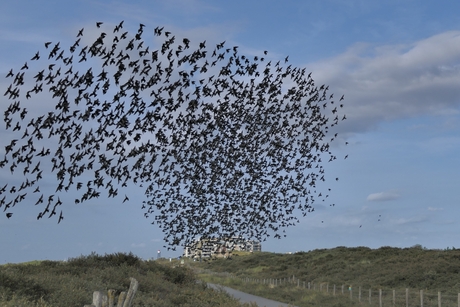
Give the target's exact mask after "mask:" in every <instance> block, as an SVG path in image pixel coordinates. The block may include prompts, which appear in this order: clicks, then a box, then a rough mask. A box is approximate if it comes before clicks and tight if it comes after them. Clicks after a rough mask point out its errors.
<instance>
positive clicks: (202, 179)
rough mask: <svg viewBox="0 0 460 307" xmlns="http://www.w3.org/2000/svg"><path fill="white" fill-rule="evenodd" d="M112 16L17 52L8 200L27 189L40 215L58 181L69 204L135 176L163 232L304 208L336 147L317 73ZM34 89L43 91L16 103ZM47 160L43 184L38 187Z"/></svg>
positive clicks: (112, 191)
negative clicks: (66, 41) (16, 180)
mask: <svg viewBox="0 0 460 307" xmlns="http://www.w3.org/2000/svg"><path fill="white" fill-rule="evenodd" d="M123 26H124V23H123V21H121V22H120V23H118V24H116V25H114V26H113V31H112V30H110V25H109V24H108V23H106V24H104V23H103V22H96V25H95V28H92V29H89V30H87V31H88V32H90V33H91V36H93V35H94V33H96V34H95V38H94V39H91V38H90V37H88V38H86V37H84V36H85V34H84V28H81V29H80V30H79V31H78V32H77V35H76V38H75V41H74V42H73V43H72V44H71V45H70V46H69V47H64V46H61V44H60V42H57V43H54V46H53V43H52V42H46V43H45V49H44V50H39V51H37V52H36V53H35V55H33V54H32V55H31V57H28V59H29V58H30V59H31V60H33V61H34V65H33V66H32V65H31V66H30V68H29V65H27V62H25V64H23V65H22V66H19V67H20V69H11V70H10V71H9V73H8V74H7V78H8V80H9V81H11V83H10V84H9V85H8V87H7V89H6V91H5V92H4V96H5V97H6V99H8V100H9V101H10V104H9V106H6V107H5V110H4V122H5V127H6V130H9V131H8V133H10V134H8V135H11V136H12V137H11V139H10V140H9V141H4V144H5V151H4V158H3V160H1V161H0V168H1V169H3V170H5V171H7V172H11V173H13V174H14V173H15V172H18V171H19V172H20V175H21V178H24V179H23V182H22V183H20V184H17V185H12V184H10V183H8V184H7V185H11V186H10V187H8V188H7V185H4V188H2V189H0V197H4V200H2V203H1V205H3V206H5V207H6V208H9V209H10V210H11V207H12V206H14V205H17V204H18V203H21V202H23V201H25V200H27V199H29V198H30V197H31V196H32V197H34V198H35V199H33V202H35V204H36V206H37V207H38V208H43V207H44V208H43V210H41V211H40V212H39V213H38V215H37V219H41V218H43V217H44V216H45V214H47V215H48V217H49V218H51V217H53V216H54V215H56V216H58V215H57V210H58V207H59V206H65V205H67V203H68V200H67V199H68V198H69V197H63V195H65V194H66V193H69V192H73V193H75V195H77V196H76V197H75V199H74V200H73V201H74V203H76V204H80V203H83V202H85V201H89V200H95V199H96V198H99V197H101V196H105V197H114V198H118V197H120V196H119V194H120V195H123V194H124V193H123V194H122V193H121V192H119V191H121V190H122V189H125V191H127V189H128V188H130V187H132V186H137V187H138V188H141V189H143V190H144V191H145V192H144V198H145V200H144V201H143V203H142V210H144V216H145V217H146V218H149V219H153V221H152V223H154V224H157V225H159V226H160V227H161V228H162V229H163V231H164V232H165V242H167V244H168V245H170V246H175V245H177V244H187V243H189V242H191V240H193V239H194V238H195V237H196V236H224V237H230V236H234V235H238V236H249V237H253V238H256V239H259V240H262V239H264V238H267V237H268V236H270V233H273V234H274V236H275V237H281V235H283V236H284V234H283V231H284V229H285V228H286V227H290V226H293V225H296V224H297V223H299V218H298V217H297V216H298V215H297V214H296V213H297V212H300V213H302V214H303V215H306V214H307V213H311V212H314V206H313V205H314V203H315V202H316V201H318V200H320V199H321V200H324V199H326V198H327V197H328V196H329V195H325V193H321V192H320V190H319V189H317V187H316V185H317V183H318V182H323V181H325V180H326V178H327V177H326V176H325V168H324V163H325V162H326V161H331V162H332V161H334V160H336V156H335V155H334V154H333V152H332V146H331V144H332V142H334V141H336V140H337V135H336V134H334V133H332V132H329V129H330V128H331V127H332V126H335V125H338V124H339V118H340V117H339V114H340V116H343V117H342V119H343V120H345V119H346V117H345V115H343V114H342V113H341V109H337V108H333V103H334V102H333V100H332V99H333V97H334V96H333V94H330V93H328V90H329V87H328V86H326V85H320V86H317V85H316V84H315V82H314V80H313V79H312V77H311V75H312V74H311V72H310V73H308V74H307V72H306V69H305V68H299V67H294V66H293V65H288V60H289V57H288V56H286V57H285V58H284V61H282V60H274V61H273V63H275V62H276V64H272V61H269V60H268V59H267V62H265V61H264V56H267V55H268V51H263V54H261V55H252V56H250V57H249V56H247V55H244V54H240V52H239V50H240V48H239V47H238V46H228V45H226V41H222V42H220V43H213V42H212V41H211V40H204V41H201V42H198V43H193V42H192V41H191V40H190V39H188V38H180V37H176V36H175V35H174V34H173V33H172V32H171V31H169V30H165V29H164V27H160V26H159V27H155V28H154V30H153V34H154V35H155V36H157V37H158V40H156V43H154V44H153V45H151V46H147V42H148V41H147V40H144V38H143V35H144V31H145V29H146V28H147V27H148V26H146V25H144V24H140V25H139V27H138V30H137V32H136V31H135V32H133V33H129V32H128V31H126V32H122V31H124V30H122V29H123ZM98 29H106V30H107V29H108V30H110V31H107V32H100V33H97V32H98V31H100V30H98ZM84 42H89V43H88V44H86V45H85V43H84ZM46 55H48V56H46ZM286 65H288V66H286ZM36 67H38V68H37V69H36ZM35 69H36V71H34V70H35ZM15 72H16V73H15ZM286 84H291V85H292V86H291V87H290V88H287V87H286ZM47 95H48V96H47ZM40 97H41V99H43V97H48V98H49V99H48V100H50V101H53V102H54V103H53V105H52V106H51V107H50V109H46V107H45V106H43V110H42V111H41V112H36V111H34V112H31V111H30V112H29V111H28V110H31V108H29V107H32V106H34V109H36V106H35V105H34V103H35V102H36V99H37V100H38V99H39V98H40ZM343 99H344V96H342V97H341V99H340V100H341V101H342V100H343ZM341 106H342V105H341ZM26 107H27V108H26ZM331 114H332V117H331ZM334 116H335V118H333V117H334ZM332 136H333V137H332ZM323 161H324V162H323ZM45 165H50V169H51V170H49V169H47V168H45V167H44V166H45ZM50 174H53V175H54V176H55V178H56V179H57V180H56V182H55V192H54V193H48V192H46V193H45V190H44V189H42V190H43V192H44V194H41V192H40V189H39V187H40V186H41V187H42V188H43V185H40V184H41V183H42V181H43V180H48V179H45V178H49V175H50ZM336 180H338V178H336ZM29 191H30V193H28V192H29ZM34 193H40V194H41V196H40V197H38V198H37V197H36V196H34V195H37V194H34ZM124 195H125V196H124V198H122V199H121V202H122V203H124V202H127V201H129V197H128V192H126V194H124ZM60 196H61V197H60ZM61 198H62V199H63V200H67V201H61ZM56 199H57V200H56ZM8 214H10V213H7V217H8V218H10V217H11V216H12V213H11V214H10V215H8ZM63 218H64V216H63V210H61V211H60V214H59V216H58V223H61V222H63Z"/></svg>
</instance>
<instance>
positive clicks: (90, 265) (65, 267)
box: [0, 253, 248, 307]
mask: <svg viewBox="0 0 460 307" xmlns="http://www.w3.org/2000/svg"><path fill="white" fill-rule="evenodd" d="M176 264H177V263H170V262H169V261H167V262H166V261H165V262H164V263H161V261H142V260H141V259H139V258H138V257H136V256H134V255H132V254H122V253H117V254H110V255H104V256H100V255H97V254H91V255H89V256H81V257H78V258H74V259H70V260H69V261H67V262H61V261H32V262H28V263H22V264H6V265H1V266H0V306H2V307H13V306H15V307H16V306H27V307H62V306H66V307H83V306H84V305H85V304H90V303H91V301H92V294H93V291H96V290H101V291H107V290H108V289H115V290H116V291H118V292H121V291H126V290H127V289H128V288H129V283H130V280H129V277H134V278H136V279H137V280H138V281H139V290H138V292H137V294H136V296H135V299H134V306H156V307H157V306H194V307H195V306H209V307H211V306H212V307H214V306H223V307H227V306H228V307H237V306H244V305H242V304H239V303H238V302H237V301H236V300H234V299H233V298H230V297H229V296H228V295H226V294H225V293H222V292H219V291H215V290H212V289H208V288H207V287H206V286H205V285H204V284H201V283H197V282H196V275H195V274H194V273H193V272H192V270H191V269H189V268H187V267H180V266H177V265H176ZM174 265H176V266H175V267H173V266H174ZM246 306H248V305H246Z"/></svg>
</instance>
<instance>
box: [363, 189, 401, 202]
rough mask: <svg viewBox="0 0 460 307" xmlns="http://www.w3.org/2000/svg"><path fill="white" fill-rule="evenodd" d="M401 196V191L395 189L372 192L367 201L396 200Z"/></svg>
mask: <svg viewBox="0 0 460 307" xmlns="http://www.w3.org/2000/svg"><path fill="white" fill-rule="evenodd" d="M399 197H400V195H399V193H397V192H395V191H386V192H379V193H372V194H369V196H367V198H366V200H367V201H389V200H395V199H398V198H399Z"/></svg>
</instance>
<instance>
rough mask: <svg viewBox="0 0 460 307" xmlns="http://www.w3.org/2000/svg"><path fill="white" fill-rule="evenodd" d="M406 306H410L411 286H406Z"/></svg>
mask: <svg viewBox="0 0 460 307" xmlns="http://www.w3.org/2000/svg"><path fill="white" fill-rule="evenodd" d="M406 307H409V288H406ZM459 307H460V306H459Z"/></svg>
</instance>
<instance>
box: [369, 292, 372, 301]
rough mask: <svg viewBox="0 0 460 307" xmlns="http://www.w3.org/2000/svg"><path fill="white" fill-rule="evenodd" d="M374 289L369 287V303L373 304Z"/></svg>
mask: <svg viewBox="0 0 460 307" xmlns="http://www.w3.org/2000/svg"><path fill="white" fill-rule="evenodd" d="M371 296H372V289H371V288H369V305H370V304H371Z"/></svg>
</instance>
